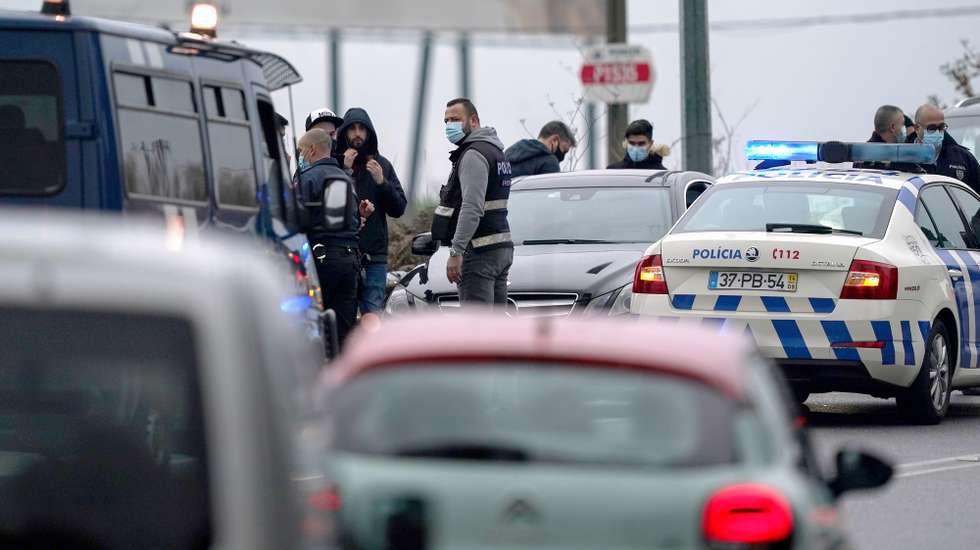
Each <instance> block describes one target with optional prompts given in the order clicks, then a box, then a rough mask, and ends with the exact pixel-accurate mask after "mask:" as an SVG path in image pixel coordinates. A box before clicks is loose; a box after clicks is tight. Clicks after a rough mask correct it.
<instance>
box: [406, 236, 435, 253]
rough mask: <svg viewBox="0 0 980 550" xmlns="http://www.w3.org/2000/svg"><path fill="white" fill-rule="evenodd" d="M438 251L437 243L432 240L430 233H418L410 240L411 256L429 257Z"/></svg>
mask: <svg viewBox="0 0 980 550" xmlns="http://www.w3.org/2000/svg"><path fill="white" fill-rule="evenodd" d="M438 250H439V241H434V240H432V233H419V234H418V235H416V236H415V238H414V239H412V254H413V255H415V256H431V255H433V254H435V253H436V251H438Z"/></svg>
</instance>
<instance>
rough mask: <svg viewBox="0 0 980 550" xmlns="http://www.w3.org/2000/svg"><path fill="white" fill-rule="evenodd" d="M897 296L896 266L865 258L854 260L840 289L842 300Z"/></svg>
mask: <svg viewBox="0 0 980 550" xmlns="http://www.w3.org/2000/svg"><path fill="white" fill-rule="evenodd" d="M897 296H898V268H897V267H895V266H893V265H888V264H882V263H878V262H869V261H867V260H854V261H853V262H851V269H850V271H848V273H847V278H846V279H845V280H844V288H843V289H842V290H841V293H840V297H841V299H842V300H894V299H895V298H896V297H897Z"/></svg>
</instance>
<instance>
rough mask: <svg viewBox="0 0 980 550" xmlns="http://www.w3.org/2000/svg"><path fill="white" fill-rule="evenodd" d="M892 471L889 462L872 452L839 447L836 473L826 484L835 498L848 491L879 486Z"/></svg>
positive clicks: (890, 475)
mask: <svg viewBox="0 0 980 550" xmlns="http://www.w3.org/2000/svg"><path fill="white" fill-rule="evenodd" d="M893 472H894V470H893V468H892V466H891V465H890V464H888V463H887V462H885V461H884V460H882V459H880V458H878V457H876V456H874V455H872V454H868V453H865V452H862V451H856V450H853V449H841V450H840V451H838V452H837V475H836V476H835V477H834V478H833V479H831V480H830V481H829V482H828V483H827V485H828V486H829V487H830V490H831V492H832V493H833V494H834V498H837V497H839V496H840V495H842V494H844V493H846V492H848V491H856V490H861V489H874V488H877V487H881V486H883V485H885V484H886V483H888V481H889V480H890V479H891V478H892V474H893Z"/></svg>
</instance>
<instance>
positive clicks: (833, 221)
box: [674, 181, 897, 238]
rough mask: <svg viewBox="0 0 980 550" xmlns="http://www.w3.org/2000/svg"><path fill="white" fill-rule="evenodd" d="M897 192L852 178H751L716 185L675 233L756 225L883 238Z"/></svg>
mask: <svg viewBox="0 0 980 550" xmlns="http://www.w3.org/2000/svg"><path fill="white" fill-rule="evenodd" d="M896 195H897V192H896V191H895V190H892V189H886V188H882V187H872V186H870V185H855V184H827V183H821V184H813V183H803V182H800V183H796V182H784V181H778V182H757V183H756V182H752V183H733V184H729V185H720V186H716V187H715V188H713V189H710V190H709V191H708V192H707V193H705V195H704V197H703V198H702V199H701V200H699V201H698V202H697V203H695V205H694V207H692V209H691V210H690V211H689V212H688V213H687V215H686V216H684V217H683V218H681V220H680V222H678V224H677V227H676V228H675V229H674V231H675V232H677V233H690V232H695V231H760V232H767V231H768V232H787V233H816V234H830V233H835V234H845V235H863V236H865V237H873V238H881V237H882V236H883V235H884V234H885V228H886V227H887V225H888V219H889V217H890V215H891V211H892V205H893V204H894V203H895V197H896Z"/></svg>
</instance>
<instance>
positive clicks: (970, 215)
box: [949, 186, 980, 248]
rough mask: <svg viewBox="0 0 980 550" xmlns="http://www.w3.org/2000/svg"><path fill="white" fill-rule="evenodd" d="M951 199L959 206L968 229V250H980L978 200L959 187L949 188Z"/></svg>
mask: <svg viewBox="0 0 980 550" xmlns="http://www.w3.org/2000/svg"><path fill="white" fill-rule="evenodd" d="M949 192H950V193H951V194H952V195H953V199H954V200H956V202H957V204H959V207H960V210H961V211H962V212H963V217H964V218H966V223H967V225H968V226H969V228H970V237H971V241H970V243H969V244H970V248H980V199H978V198H977V197H976V196H974V195H973V193H970V192H969V191H966V190H964V189H960V188H959V187H953V186H950V187H949Z"/></svg>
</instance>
